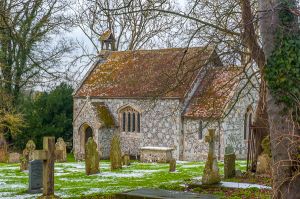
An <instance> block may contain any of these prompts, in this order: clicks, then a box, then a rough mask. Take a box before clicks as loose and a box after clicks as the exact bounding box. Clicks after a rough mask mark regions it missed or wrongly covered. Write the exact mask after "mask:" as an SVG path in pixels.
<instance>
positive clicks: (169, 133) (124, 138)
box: [73, 98, 181, 159]
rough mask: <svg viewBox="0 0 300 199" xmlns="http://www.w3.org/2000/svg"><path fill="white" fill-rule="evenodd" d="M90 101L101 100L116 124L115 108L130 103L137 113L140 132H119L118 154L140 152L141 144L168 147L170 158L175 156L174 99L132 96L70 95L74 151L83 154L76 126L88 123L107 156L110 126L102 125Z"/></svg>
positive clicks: (177, 125) (176, 111)
mask: <svg viewBox="0 0 300 199" xmlns="http://www.w3.org/2000/svg"><path fill="white" fill-rule="evenodd" d="M91 102H103V103H105V105H106V106H107V107H108V109H109V110H110V112H111V113H112V115H113V117H114V119H115V123H116V124H117V125H119V116H118V110H119V109H120V108H122V107H125V106H127V105H128V106H131V107H132V108H135V109H137V110H139V111H140V112H141V122H140V124H141V129H140V133H132V132H129V133H127V132H121V134H120V138H121V145H122V153H129V154H130V155H132V156H138V155H140V151H139V148H140V147H143V146H155V147H172V148H174V149H175V150H174V151H173V157H174V158H176V159H178V158H179V140H180V135H181V133H180V132H181V114H180V113H181V109H180V102H179V100H177V99H163V100H157V101H153V100H135V99H100V98H91V99H88V100H87V99H85V98H74V114H73V115H74V123H73V142H74V151H75V157H76V154H80V153H84V151H83V150H82V147H81V146H80V145H81V144H80V143H81V139H83V136H84V135H82V132H80V127H81V126H82V125H83V124H88V125H89V126H90V127H91V128H92V129H93V137H94V139H95V141H96V142H97V145H98V151H99V153H100V155H101V156H102V158H103V157H104V158H107V157H108V155H109V148H110V142H111V137H112V132H113V129H107V128H102V124H101V121H99V119H98V118H97V116H96V112H95V110H94V108H93V106H92V105H91Z"/></svg>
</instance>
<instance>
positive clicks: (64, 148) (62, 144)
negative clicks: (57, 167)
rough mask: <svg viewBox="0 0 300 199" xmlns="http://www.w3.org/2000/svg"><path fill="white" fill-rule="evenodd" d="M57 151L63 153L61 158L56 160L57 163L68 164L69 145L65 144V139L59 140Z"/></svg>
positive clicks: (60, 155) (56, 146)
mask: <svg viewBox="0 0 300 199" xmlns="http://www.w3.org/2000/svg"><path fill="white" fill-rule="evenodd" d="M55 149H56V150H57V151H61V154H59V158H58V159H56V161H57V162H66V161H67V145H66V143H65V142H64V139H63V138H58V139H57V142H56V144H55Z"/></svg>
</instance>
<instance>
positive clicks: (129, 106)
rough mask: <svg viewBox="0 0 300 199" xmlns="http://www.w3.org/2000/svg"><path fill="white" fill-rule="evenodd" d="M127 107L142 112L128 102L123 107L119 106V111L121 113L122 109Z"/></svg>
mask: <svg viewBox="0 0 300 199" xmlns="http://www.w3.org/2000/svg"><path fill="white" fill-rule="evenodd" d="M125 109H133V110H135V111H137V112H139V113H142V110H141V109H139V108H137V107H136V106H134V105H131V104H126V105H123V106H121V107H119V108H118V110H117V112H118V113H120V112H121V111H124V110H125Z"/></svg>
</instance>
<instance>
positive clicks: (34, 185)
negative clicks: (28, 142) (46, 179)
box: [28, 160, 43, 193]
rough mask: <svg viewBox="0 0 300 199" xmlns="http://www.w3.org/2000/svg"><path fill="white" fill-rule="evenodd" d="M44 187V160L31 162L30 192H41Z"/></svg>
mask: <svg viewBox="0 0 300 199" xmlns="http://www.w3.org/2000/svg"><path fill="white" fill-rule="evenodd" d="M42 187H43V161H42V160H32V161H30V162H29V189H28V192H29V193H41V192H42Z"/></svg>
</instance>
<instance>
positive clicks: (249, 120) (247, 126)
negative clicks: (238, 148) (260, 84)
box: [243, 106, 253, 142]
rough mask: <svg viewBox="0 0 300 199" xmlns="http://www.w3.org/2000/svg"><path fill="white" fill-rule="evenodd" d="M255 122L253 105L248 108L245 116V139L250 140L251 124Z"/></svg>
mask: <svg viewBox="0 0 300 199" xmlns="http://www.w3.org/2000/svg"><path fill="white" fill-rule="evenodd" d="M252 122H253V109H252V107H251V106H249V107H248V108H247V111H246V113H245V118H244V134H243V138H244V141H246V142H248V139H249V133H250V131H251V126H252Z"/></svg>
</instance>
